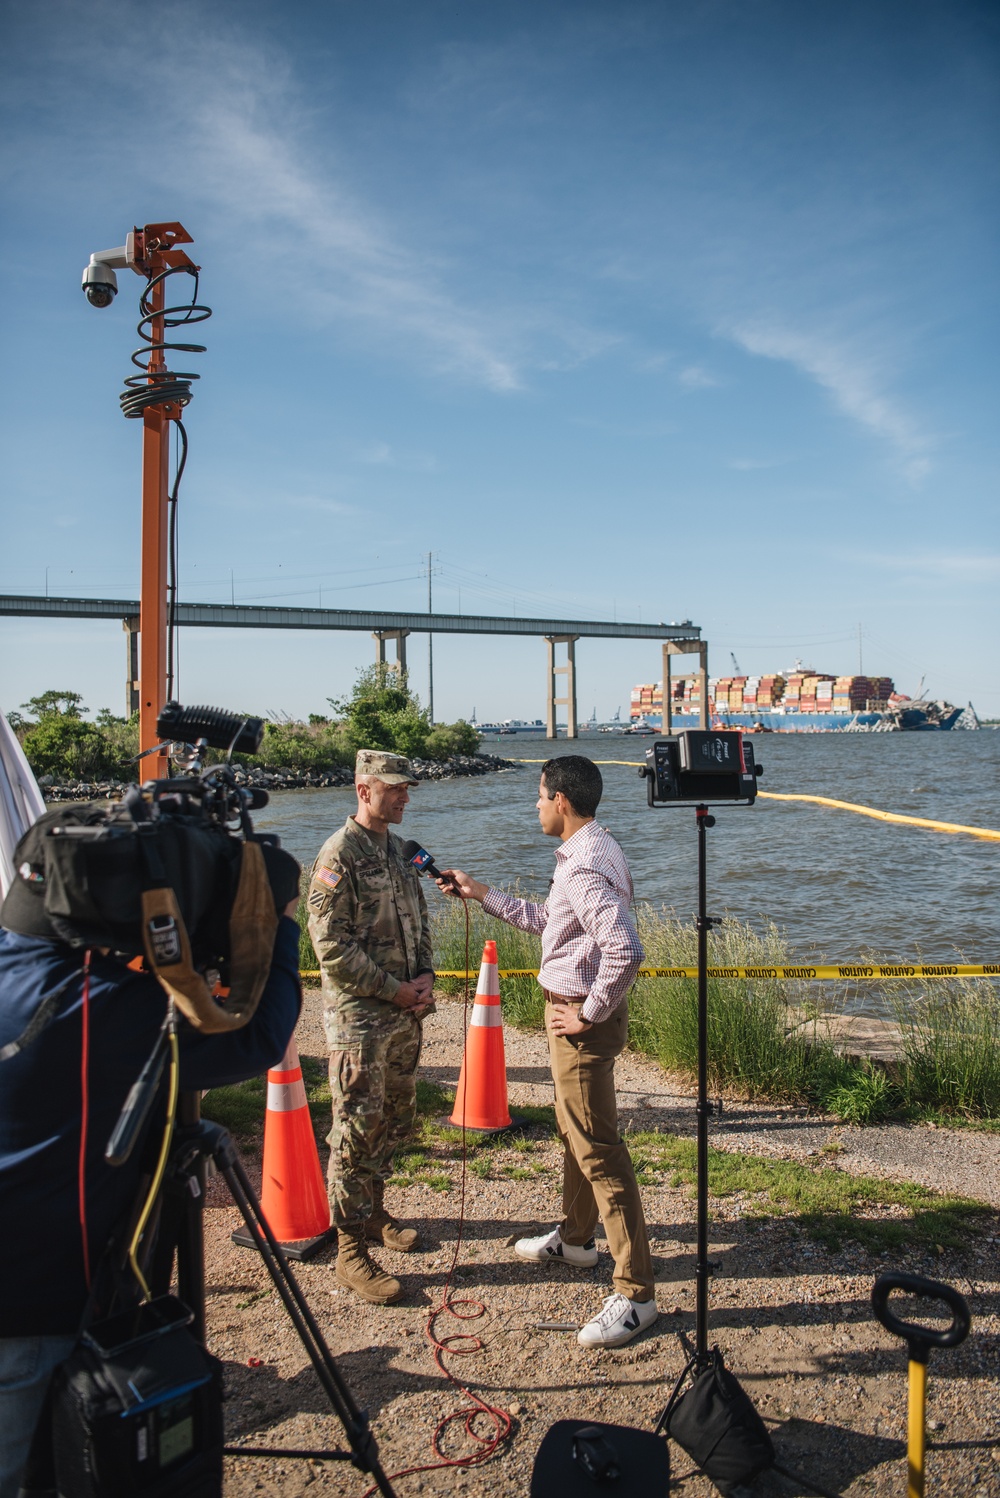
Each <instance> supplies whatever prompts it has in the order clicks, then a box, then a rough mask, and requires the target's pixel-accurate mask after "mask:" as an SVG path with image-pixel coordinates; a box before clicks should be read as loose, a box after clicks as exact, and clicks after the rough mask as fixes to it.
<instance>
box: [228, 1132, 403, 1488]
mask: <svg viewBox="0 0 1000 1498" xmlns="http://www.w3.org/2000/svg"><path fill="white" fill-rule="evenodd" d="M202 1128H203V1131H204V1135H205V1138H206V1139H207V1141H208V1145H209V1150H210V1153H211V1156H212V1159H213V1160H214V1161H215V1163H216V1166H217V1167H218V1170H219V1173H220V1175H222V1176H223V1178H224V1179H225V1182H226V1185H227V1186H228V1187H229V1190H230V1192H231V1193H232V1197H233V1200H234V1202H235V1203H236V1205H237V1207H239V1209H240V1213H241V1214H242V1217H243V1221H244V1222H245V1223H246V1227H247V1231H248V1232H249V1234H250V1236H251V1237H252V1238H253V1240H254V1246H255V1247H256V1248H257V1250H258V1252H259V1253H260V1255H261V1258H262V1259H263V1261H264V1265H265V1267H266V1269H267V1272H268V1274H269V1275H270V1276H271V1280H272V1283H273V1284H274V1288H275V1289H276V1290H277V1292H278V1294H279V1295H280V1296H281V1300H282V1304H283V1305H284V1307H285V1310H286V1311H287V1312H288V1315H289V1319H290V1320H291V1323H292V1325H293V1326H294V1328H295V1330H296V1332H297V1333H298V1336H299V1340H300V1341H301V1343H302V1345H303V1347H304V1348H305V1350H306V1352H307V1353H308V1355H309V1361H310V1362H311V1363H312V1365H313V1368H314V1369H315V1370H316V1376H317V1377H318V1379H319V1381H320V1383H321V1384H322V1386H323V1390H324V1392H325V1393H326V1396H327V1398H328V1399H329V1401H330V1404H331V1405H332V1407H333V1410H334V1413H335V1414H336V1415H337V1417H338V1419H339V1420H340V1422H341V1424H342V1425H343V1427H344V1430H345V1432H346V1434H347V1438H348V1440H349V1442H350V1444H351V1449H352V1451H353V1452H354V1462H355V1465H356V1466H358V1467H360V1468H361V1470H362V1471H363V1472H370V1473H371V1475H372V1477H373V1478H374V1479H375V1485H376V1487H377V1488H378V1490H379V1492H380V1493H382V1494H384V1495H385V1498H394V1493H393V1489H392V1487H391V1486H390V1484H389V1479H388V1478H387V1477H386V1475H385V1473H384V1472H383V1470H382V1467H381V1464H380V1462H379V1459H378V1447H377V1446H376V1444H375V1438H374V1437H373V1435H372V1433H371V1428H370V1426H369V1424H368V1420H367V1417H366V1416H365V1414H364V1413H363V1412H362V1411H361V1410H359V1409H358V1407H357V1405H356V1404H355V1402H354V1399H353V1397H352V1395H351V1392H350V1390H349V1389H348V1387H347V1385H346V1384H345V1383H344V1381H343V1379H342V1378H341V1376H340V1371H339V1369H338V1368H337V1365H336V1363H335V1362H334V1359H333V1354H332V1353H331V1351H330V1349H329V1347H327V1345H326V1341H325V1339H324V1337H323V1333H322V1331H321V1330H320V1328H319V1325H318V1323H317V1321H316V1318H315V1316H314V1315H313V1313H312V1311H311V1310H310V1308H309V1303H308V1301H307V1300H306V1298H305V1296H304V1295H303V1293H302V1290H301V1288H300V1287H299V1284H298V1281H297V1280H296V1278H295V1276H294V1275H293V1273H292V1271H291V1268H290V1266H289V1263H288V1260H287V1259H286V1258H285V1255H284V1254H283V1253H282V1250H281V1245H280V1244H279V1242H278V1240H277V1239H276V1238H275V1236H274V1234H273V1233H272V1232H271V1229H270V1227H269V1225H268V1222H267V1219H266V1218H265V1217H264V1216H263V1215H262V1213H261V1210H260V1203H259V1201H258V1200H257V1196H256V1193H255V1192H254V1189H253V1187H252V1186H251V1184H250V1181H249V1179H248V1178H247V1174H246V1171H245V1170H244V1168H243V1163H242V1161H241V1160H240V1157H239V1155H238V1154H237V1152H236V1147H235V1145H234V1144H233V1142H232V1140H231V1139H230V1137H229V1135H228V1134H227V1133H226V1131H225V1129H220V1128H218V1127H217V1126H216V1125H213V1124H204V1125H203V1126H202ZM279 1454H280V1453H279Z"/></svg>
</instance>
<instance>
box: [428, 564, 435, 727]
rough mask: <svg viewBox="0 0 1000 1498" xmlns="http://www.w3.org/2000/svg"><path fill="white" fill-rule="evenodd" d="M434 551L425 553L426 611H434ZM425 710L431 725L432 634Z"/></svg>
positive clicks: (432, 702)
mask: <svg viewBox="0 0 1000 1498" xmlns="http://www.w3.org/2000/svg"><path fill="white" fill-rule="evenodd" d="M433 561H434V553H433V552H430V551H429V552H428V553H427V612H428V614H433V612H434V593H433V590H432V587H431V577H432V574H433V570H434V569H433ZM427 712H428V714H429V716H430V720H431V725H432V726H433V723H434V636H433V635H432V634H428V636H427Z"/></svg>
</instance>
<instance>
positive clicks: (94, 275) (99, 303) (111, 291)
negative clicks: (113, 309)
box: [81, 260, 118, 307]
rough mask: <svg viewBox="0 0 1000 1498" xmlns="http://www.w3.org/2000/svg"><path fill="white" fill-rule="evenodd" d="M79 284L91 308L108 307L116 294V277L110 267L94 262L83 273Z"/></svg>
mask: <svg viewBox="0 0 1000 1498" xmlns="http://www.w3.org/2000/svg"><path fill="white" fill-rule="evenodd" d="M81 284H82V287H83V290H84V292H85V293H86V297H87V301H88V302H89V303H90V305H91V306H92V307H110V306H111V303H112V302H113V301H114V299H115V297H116V295H117V293H118V277H117V276H116V275H115V273H114V271H113V270H112V269H111V267H110V265H102V264H101V263H100V262H99V261H95V260H91V262H90V264H89V265H88V266H87V268H86V270H85V271H84V273H83V281H82V283H81Z"/></svg>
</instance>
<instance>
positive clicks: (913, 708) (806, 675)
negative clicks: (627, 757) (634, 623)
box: [630, 670, 978, 733]
mask: <svg viewBox="0 0 1000 1498" xmlns="http://www.w3.org/2000/svg"><path fill="white" fill-rule="evenodd" d="M670 686H671V703H670V715H671V719H672V721H673V724H674V727H676V728H685V727H687V728H693V727H696V726H697V724H698V721H699V718H700V713H701V677H700V676H697V675H694V676H675V677H673V678H672V680H671V683H670ZM967 711H968V712H971V709H968V710H967ZM964 716H965V715H964V714H963V710H962V709H961V708H957V707H954V706H953V705H952V704H951V703H949V702H928V701H925V700H924V699H923V698H920V699H913V698H910V697H907V696H905V695H904V694H903V693H900V692H897V691H896V688H895V685H894V683H893V681H892V679H891V677H888V676H831V675H829V674H827V673H825V672H821V671H806V670H795V671H789V672H787V673H780V672H776V673H775V674H774V675H771V676H714V677H710V678H709V682H708V718H709V722H710V724H711V725H712V726H713V727H714V728H744V729H750V730H756V731H758V732H773V733H830V732H833V731H837V730H844V731H853V732H876V733H877V732H884V733H888V732H895V731H897V730H899V729H907V730H913V729H937V730H941V729H950V728H953V727H954V726H955V724H956V723H957V722H958V720H959V718H960V717H964ZM972 717H973V720H974V719H975V715H974V713H973V714H972ZM630 719H631V727H632V731H633V732H635V731H639V732H643V731H646V732H650V731H651V732H654V733H656V732H659V731H660V729H661V728H662V724H663V683H662V682H652V683H648V684H644V685H640V686H636V687H633V688H632V700H631V708H630ZM963 726H964V725H963ZM968 726H970V727H978V723H977V722H976V721H972V722H970V723H969V725H968Z"/></svg>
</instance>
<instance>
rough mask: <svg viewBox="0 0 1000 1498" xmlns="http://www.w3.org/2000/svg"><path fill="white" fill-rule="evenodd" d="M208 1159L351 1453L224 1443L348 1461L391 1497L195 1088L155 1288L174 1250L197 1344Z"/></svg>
mask: <svg viewBox="0 0 1000 1498" xmlns="http://www.w3.org/2000/svg"><path fill="white" fill-rule="evenodd" d="M209 1160H211V1161H212V1162H213V1164H214V1165H215V1167H216V1169H217V1170H218V1172H219V1174H220V1175H221V1176H222V1178H223V1179H224V1180H225V1182H226V1185H227V1186H228V1187H229V1191H230V1193H231V1195H232V1198H233V1201H234V1202H235V1203H236V1205H237V1207H239V1209H240V1213H241V1215H242V1217H243V1221H244V1223H245V1224H246V1228H247V1232H248V1233H249V1234H250V1237H251V1238H252V1239H253V1243H254V1247H255V1248H256V1249H257V1250H258V1252H259V1253H260V1255H261V1258H262V1259H263V1261H264V1265H265V1267H266V1269H267V1272H268V1274H269V1275H270V1276H271V1281H272V1283H273V1284H274V1288H275V1289H276V1290H277V1292H278V1294H279V1295H280V1296H281V1301H282V1304H283V1305H284V1307H285V1310H286V1311H287V1312H288V1315H289V1318H290V1319H291V1322H292V1325H293V1326H294V1328H295V1330H296V1332H297V1333H298V1336H299V1340H300V1341H301V1343H302V1346H303V1347H304V1348H305V1350H306V1352H307V1354H308V1356H309V1361H310V1362H311V1363H312V1365H313V1367H314V1369H315V1370H316V1376H317V1378H318V1379H319V1381H320V1383H321V1385H322V1387H323V1390H324V1392H325V1394H326V1396H327V1398H328V1399H329V1401H330V1405H331V1407H332V1409H333V1411H334V1414H335V1415H336V1416H337V1418H338V1419H339V1420H340V1423H341V1424H342V1425H343V1427H344V1431H345V1434H346V1436H347V1439H348V1442H349V1443H350V1447H351V1449H350V1451H340V1450H336V1449H334V1450H330V1451H290V1450H284V1449H280V1448H275V1447H271V1448H267V1447H255V1446H254V1447H251V1446H227V1447H226V1448H225V1450H226V1451H227V1453H229V1454H230V1455H237V1456H283V1457H307V1458H308V1457H314V1458H318V1459H323V1460H326V1461H350V1462H353V1463H354V1465H355V1466H356V1467H358V1468H359V1469H360V1470H361V1471H362V1472H369V1473H371V1475H372V1478H373V1479H374V1482H375V1486H376V1487H377V1488H378V1490H379V1492H380V1493H382V1494H384V1495H385V1498H394V1491H395V1490H394V1489H393V1488H392V1486H391V1485H390V1483H389V1479H388V1478H387V1477H386V1475H385V1473H384V1472H383V1470H382V1467H381V1464H380V1462H379V1458H378V1447H377V1445H376V1443H375V1438H374V1436H373V1435H372V1433H371V1428H370V1426H369V1424H368V1417H367V1415H366V1413H365V1411H364V1410H360V1409H358V1406H357V1404H356V1403H355V1401H354V1398H353V1396H352V1394H351V1391H350V1390H349V1389H348V1387H347V1385H346V1383H345V1382H344V1380H343V1378H342V1376H341V1374H340V1371H339V1369H338V1368H337V1365H336V1363H335V1362H334V1359H333V1354H332V1353H331V1352H330V1349H329V1347H328V1346H327V1345H326V1341H325V1339H324V1337H323V1333H322V1332H321V1330H320V1328H319V1325H318V1324H317V1322H316V1318H315V1317H314V1315H313V1313H312V1311H311V1310H310V1308H309V1303H308V1301H307V1300H306V1298H305V1295H304V1294H303V1293H302V1290H301V1288H300V1286H299V1284H298V1282H297V1280H296V1279H295V1276H294V1275H293V1273H292V1270H291V1268H290V1266H289V1263H288V1260H287V1259H286V1258H285V1255H284V1253H283V1252H282V1249H281V1245H280V1243H279V1242H278V1240H277V1239H276V1238H275V1236H274V1234H273V1233H272V1232H271V1229H270V1227H269V1225H268V1222H267V1219H266V1218H265V1217H264V1216H263V1214H262V1212H261V1210H260V1202H259V1200H258V1199H257V1194H256V1192H255V1191H254V1189H253V1186H252V1185H251V1184H250V1181H249V1179H248V1177H247V1173H246V1170H245V1169H244V1167H243V1162H242V1160H241V1159H240V1156H239V1152H238V1150H237V1148H236V1146H235V1144H234V1143H233V1141H232V1138H231V1136H230V1135H229V1133H228V1131H227V1130H226V1129H223V1128H221V1127H220V1126H219V1125H218V1124H213V1123H208V1122H207V1121H206V1120H204V1119H202V1118H201V1116H200V1106H199V1097H198V1094H197V1093H184V1094H182V1096H181V1099H180V1121H179V1124H178V1127H177V1130H176V1132H175V1135H174V1143H173V1147H172V1150H171V1155H170V1163H169V1166H168V1172H167V1176H166V1179H165V1181H164V1190H163V1200H162V1206H161V1216H160V1223H159V1232H158V1234H157V1246H156V1248H155V1249H154V1252H153V1257H152V1262H151V1264H150V1266H149V1268H150V1274H149V1279H150V1284H151V1287H152V1288H153V1293H154V1294H156V1293H162V1292H165V1291H166V1290H167V1289H168V1288H169V1285H170V1276H171V1267H172V1261H173V1255H174V1250H175V1248H176V1253H177V1292H178V1295H179V1297H180V1299H181V1300H183V1301H184V1303H185V1304H186V1305H187V1306H188V1308H189V1309H190V1310H191V1311H192V1312H193V1313H194V1321H193V1323H192V1330H193V1332H194V1334H195V1336H196V1337H197V1338H198V1340H199V1341H200V1342H202V1343H203V1342H204V1340H205V1249H204V1222H203V1216H202V1213H203V1208H204V1201H205V1180H206V1165H207V1162H208V1161H209Z"/></svg>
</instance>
